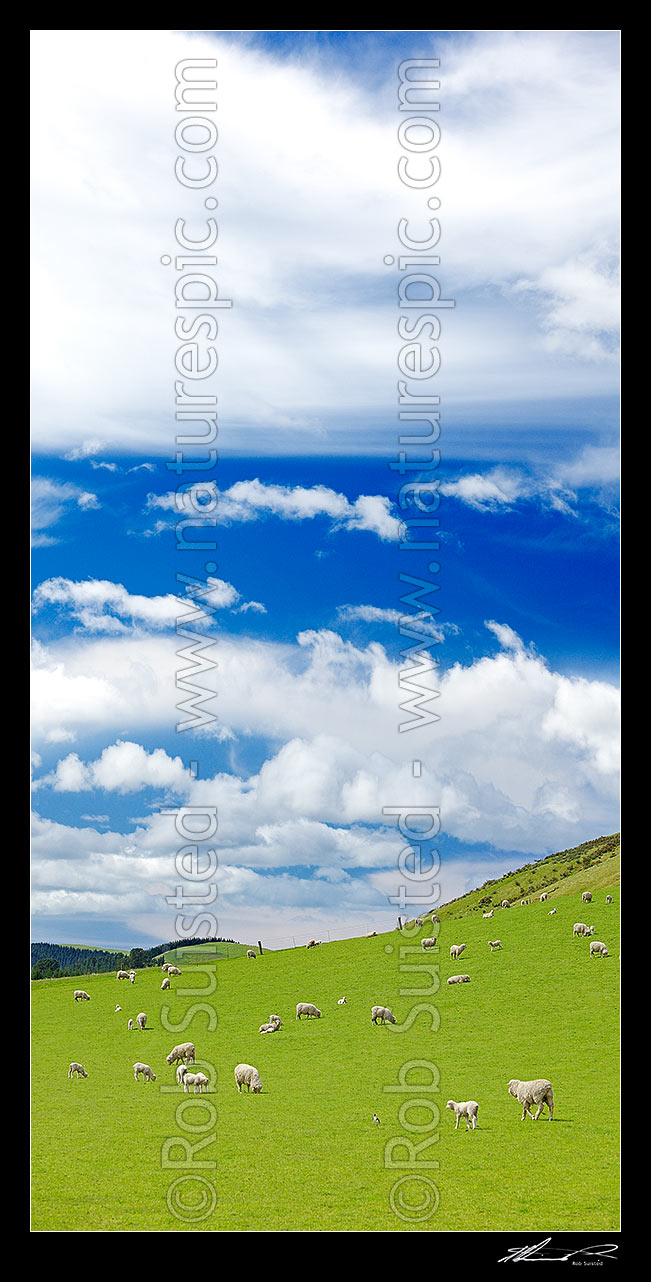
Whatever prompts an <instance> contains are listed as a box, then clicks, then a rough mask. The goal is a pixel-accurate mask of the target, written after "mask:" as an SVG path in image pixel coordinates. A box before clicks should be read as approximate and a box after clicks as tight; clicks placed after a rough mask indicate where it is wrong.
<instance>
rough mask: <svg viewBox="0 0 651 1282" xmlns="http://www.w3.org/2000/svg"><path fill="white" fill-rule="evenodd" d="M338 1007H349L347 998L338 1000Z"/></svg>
mask: <svg viewBox="0 0 651 1282" xmlns="http://www.w3.org/2000/svg"><path fill="white" fill-rule="evenodd" d="M337 1005H338V1006H347V1005H348V1003H347V1001H346V998H345V997H340V998H339V999H338V1001H337Z"/></svg>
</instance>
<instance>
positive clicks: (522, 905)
mask: <svg viewBox="0 0 651 1282" xmlns="http://www.w3.org/2000/svg"><path fill="white" fill-rule="evenodd" d="M530 903H531V900H530V899H521V900H520V907H521V908H524V906H525V904H530Z"/></svg>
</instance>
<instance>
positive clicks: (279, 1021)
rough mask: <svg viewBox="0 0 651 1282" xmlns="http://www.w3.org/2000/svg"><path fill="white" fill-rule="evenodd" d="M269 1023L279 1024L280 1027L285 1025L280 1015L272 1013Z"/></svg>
mask: <svg viewBox="0 0 651 1282" xmlns="http://www.w3.org/2000/svg"><path fill="white" fill-rule="evenodd" d="M269 1023H270V1024H277V1025H278V1027H279V1028H282V1026H283V1021H282V1019H281V1018H280V1015H270V1016H269Z"/></svg>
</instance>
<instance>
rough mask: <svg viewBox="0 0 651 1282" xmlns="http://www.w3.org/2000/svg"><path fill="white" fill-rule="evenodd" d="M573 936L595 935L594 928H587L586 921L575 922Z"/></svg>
mask: <svg viewBox="0 0 651 1282" xmlns="http://www.w3.org/2000/svg"><path fill="white" fill-rule="evenodd" d="M572 934H573V935H594V926H586V924H585V922H584V921H575V923H574V926H573V927H572Z"/></svg>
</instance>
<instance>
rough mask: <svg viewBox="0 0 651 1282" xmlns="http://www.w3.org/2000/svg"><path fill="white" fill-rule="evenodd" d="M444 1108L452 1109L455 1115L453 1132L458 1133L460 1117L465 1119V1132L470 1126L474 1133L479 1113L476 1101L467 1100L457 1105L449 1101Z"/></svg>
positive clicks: (454, 1101)
mask: <svg viewBox="0 0 651 1282" xmlns="http://www.w3.org/2000/svg"><path fill="white" fill-rule="evenodd" d="M445 1107H446V1108H450V1109H453V1110H454V1112H455V1114H456V1118H457V1121H456V1125H455V1128H454V1129H455V1131H458V1129H459V1122H460V1121H461V1118H462V1117H465V1119H466V1130H467V1131H469V1130H470V1127H471V1126H472V1129H473V1131H474V1129H475V1127H476V1125H477V1113H478V1112H479V1104H478V1103H477V1100H476V1099H468V1100H466V1101H465V1103H463V1104H457V1102H456V1100H453V1099H449V1100H448V1102H447V1104H446V1106H445Z"/></svg>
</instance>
